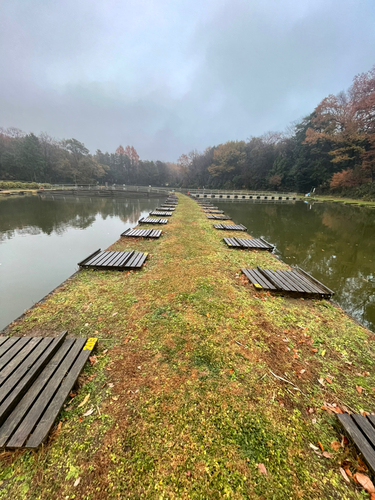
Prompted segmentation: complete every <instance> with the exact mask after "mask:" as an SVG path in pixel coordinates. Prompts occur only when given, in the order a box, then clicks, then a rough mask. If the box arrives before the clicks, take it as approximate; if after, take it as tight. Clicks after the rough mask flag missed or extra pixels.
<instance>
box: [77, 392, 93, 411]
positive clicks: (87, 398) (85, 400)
mask: <svg viewBox="0 0 375 500" xmlns="http://www.w3.org/2000/svg"><path fill="white" fill-rule="evenodd" d="M89 397H90V394H87V396H86V397H85V399H84V400H83V401H82V402H81V403H79V405H78V406H77V408H81V406H84V405H85V404H86V403H87V401H88V400H89Z"/></svg>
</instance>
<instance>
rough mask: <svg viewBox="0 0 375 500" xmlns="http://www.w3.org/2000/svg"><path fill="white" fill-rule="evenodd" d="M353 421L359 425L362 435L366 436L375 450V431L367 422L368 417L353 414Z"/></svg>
mask: <svg viewBox="0 0 375 500" xmlns="http://www.w3.org/2000/svg"><path fill="white" fill-rule="evenodd" d="M351 417H352V419H353V420H354V422H355V423H356V424H357V426H358V427H359V428H360V429H361V431H362V434H364V435H365V437H366V438H367V440H368V441H369V442H370V444H371V446H372V447H373V448H374V447H375V429H374V428H373V426H372V425H371V424H370V422H369V421H368V420H367V418H366V417H364V416H362V415H358V414H355V413H353V414H352V416H351Z"/></svg>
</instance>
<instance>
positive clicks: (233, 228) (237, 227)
mask: <svg viewBox="0 0 375 500" xmlns="http://www.w3.org/2000/svg"><path fill="white" fill-rule="evenodd" d="M213 227H214V228H215V229H222V230H224V231H247V227H245V226H243V225H242V224H214V225H213Z"/></svg>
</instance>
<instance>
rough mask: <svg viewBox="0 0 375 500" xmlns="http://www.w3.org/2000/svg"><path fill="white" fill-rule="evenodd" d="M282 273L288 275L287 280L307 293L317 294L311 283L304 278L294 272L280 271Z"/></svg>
mask: <svg viewBox="0 0 375 500" xmlns="http://www.w3.org/2000/svg"><path fill="white" fill-rule="evenodd" d="M279 272H280V273H282V274H284V275H287V278H288V279H289V280H290V281H291V282H292V283H295V284H296V285H298V286H300V287H301V288H302V290H303V291H304V292H305V293H310V294H311V293H316V292H315V290H314V288H313V287H312V286H311V285H310V284H309V282H308V281H307V280H306V279H304V278H303V276H302V275H300V274H298V273H296V272H293V271H279Z"/></svg>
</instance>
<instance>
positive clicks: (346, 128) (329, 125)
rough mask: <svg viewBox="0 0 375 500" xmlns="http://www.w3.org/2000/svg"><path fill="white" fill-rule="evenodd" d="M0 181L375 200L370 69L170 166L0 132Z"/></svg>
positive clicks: (124, 152) (122, 152)
mask: <svg viewBox="0 0 375 500" xmlns="http://www.w3.org/2000/svg"><path fill="white" fill-rule="evenodd" d="M0 179H3V180H13V179H16V180H25V181H36V182H50V183H62V182H64V183H99V182H100V183H103V182H109V183H116V184H140V185H149V184H151V185H157V186H164V185H170V186H171V185H173V186H180V187H186V188H198V187H200V188H203V187H205V188H225V189H253V190H280V191H281V190H283V191H298V192H302V193H306V192H309V191H311V190H312V189H314V188H315V189H316V190H317V192H328V191H334V192H340V193H345V192H355V194H356V195H357V196H361V195H363V196H368V197H375V66H374V68H373V69H371V70H370V71H368V72H365V73H362V74H360V75H357V76H356V77H355V78H354V80H353V83H352V85H351V86H350V87H349V89H348V90H347V91H343V92H340V93H339V94H338V95H337V96H333V95H330V96H328V97H326V98H325V99H323V100H322V102H320V103H319V104H318V106H317V107H316V108H315V110H314V111H313V112H312V113H311V114H310V115H308V116H306V117H304V118H303V119H302V120H301V121H299V122H296V123H294V124H293V125H292V126H290V127H288V129H287V131H286V132H284V133H277V132H268V133H267V134H264V135H262V136H260V137H251V138H250V139H248V140H247V141H229V142H226V143H224V144H219V145H217V146H213V147H208V148H207V149H206V150H205V151H203V152H198V151H191V152H190V153H188V154H182V155H181V156H180V158H179V159H178V161H177V162H176V163H168V162H162V161H142V160H140V159H139V156H138V154H137V152H136V150H135V149H134V147H132V146H127V147H126V148H123V146H119V147H118V148H117V149H116V151H115V152H114V153H108V152H106V153H103V152H102V151H100V150H97V151H96V153H95V154H94V155H91V154H90V153H89V151H88V149H87V148H86V147H85V146H84V144H82V143H81V142H79V141H78V140H76V139H67V140H66V139H65V140H63V141H56V140H55V139H53V138H51V137H49V136H48V135H47V134H41V135H40V136H38V137H37V136H36V135H34V134H32V133H31V134H25V133H23V132H21V131H20V130H18V129H15V128H9V129H0Z"/></svg>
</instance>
